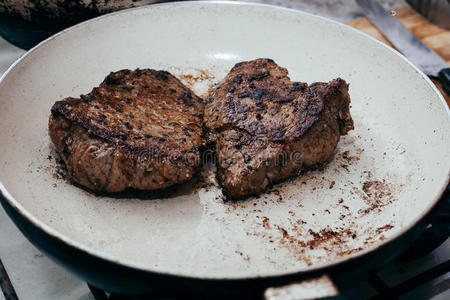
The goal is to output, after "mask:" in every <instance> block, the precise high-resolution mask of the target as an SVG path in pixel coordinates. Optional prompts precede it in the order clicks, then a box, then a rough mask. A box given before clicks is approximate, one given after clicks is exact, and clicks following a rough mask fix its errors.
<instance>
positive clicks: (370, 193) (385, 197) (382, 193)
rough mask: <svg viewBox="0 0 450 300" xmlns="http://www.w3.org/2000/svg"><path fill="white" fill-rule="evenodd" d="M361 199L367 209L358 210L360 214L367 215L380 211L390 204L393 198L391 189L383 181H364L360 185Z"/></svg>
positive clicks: (389, 185)
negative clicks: (366, 205)
mask: <svg viewBox="0 0 450 300" xmlns="http://www.w3.org/2000/svg"><path fill="white" fill-rule="evenodd" d="M362 191H363V192H364V194H362V198H363V199H364V201H366V203H367V204H368V206H369V207H368V208H366V209H360V210H359V213H360V214H367V213H370V212H371V211H374V210H376V211H380V208H382V207H384V206H386V205H389V204H391V203H392V202H393V201H394V200H395V198H394V196H393V188H392V186H391V184H389V183H387V182H386V180H385V179H382V180H373V181H366V182H364V183H363V185H362Z"/></svg>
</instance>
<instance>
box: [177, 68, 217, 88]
mask: <svg viewBox="0 0 450 300" xmlns="http://www.w3.org/2000/svg"><path fill="white" fill-rule="evenodd" d="M195 73H196V74H181V75H177V77H178V79H180V80H181V81H182V82H183V83H184V84H185V85H186V86H188V87H189V88H192V87H193V86H194V85H195V84H196V83H198V82H202V81H211V82H212V81H213V80H214V79H215V77H214V75H212V74H211V73H209V72H208V71H207V70H202V69H195Z"/></svg>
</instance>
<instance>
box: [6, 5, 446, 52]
mask: <svg viewBox="0 0 450 300" xmlns="http://www.w3.org/2000/svg"><path fill="white" fill-rule="evenodd" d="M244 1H245V0H244ZM405 1H406V2H408V3H409V4H410V5H411V6H413V7H414V8H415V9H416V10H418V11H419V12H421V13H422V14H423V15H425V16H427V17H428V18H429V19H430V20H432V21H434V22H438V23H440V24H441V26H447V27H450V24H449V22H450V17H449V16H450V4H449V3H448V0H380V1H379V2H380V3H382V4H383V5H384V6H385V7H387V8H396V7H400V6H402V5H405V3H406V2H405ZM160 2H165V1H161V0H2V1H0V35H1V36H2V37H3V38H4V39H6V40H7V41H9V42H10V43H12V44H14V45H16V46H19V47H20V48H23V49H29V48H31V47H32V46H34V45H36V44H37V43H38V42H40V41H42V40H43V39H45V38H47V37H49V36H50V35H52V34H54V33H56V32H58V31H60V30H62V29H64V28H67V27H69V26H72V25H74V24H77V23H79V22H82V21H84V20H87V19H90V18H93V17H96V16H99V15H102V14H105V13H109V12H113V11H117V10H121V9H125V8H130V7H137V6H142V5H148V4H153V3H160ZM246 2H250V1H246ZM251 2H259V3H266V4H274V5H280V6H284V7H289V8H294V9H300V10H304V11H307V12H311V13H313V14H318V15H322V16H325V17H328V18H331V19H334V20H337V21H341V22H345V21H348V20H351V19H354V18H357V17H360V16H362V12H361V11H360V9H359V7H358V6H357V4H356V3H355V1H354V0H253V1H251Z"/></svg>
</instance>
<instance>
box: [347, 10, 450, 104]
mask: <svg viewBox="0 0 450 300" xmlns="http://www.w3.org/2000/svg"><path fill="white" fill-rule="evenodd" d="M395 17H396V18H397V19H398V20H399V21H400V22H401V23H402V24H403V25H404V26H406V28H408V29H409V30H411V31H412V32H413V33H414V34H415V35H416V36H417V37H418V38H419V39H420V40H421V41H422V42H423V43H424V44H425V45H427V46H428V47H430V48H431V49H433V51H435V52H436V53H437V54H438V55H440V56H441V57H442V58H444V60H446V61H447V63H448V64H449V65H450V30H446V29H444V28H441V27H438V26H436V25H433V24H431V23H430V22H429V21H428V20H427V19H425V18H424V17H422V16H421V15H420V14H418V13H417V12H415V11H414V9H412V8H411V7H410V6H404V7H401V8H399V9H396V10H395ZM347 24H348V25H350V26H352V27H354V28H356V29H358V30H361V31H363V32H365V33H367V34H369V35H371V36H373V37H375V38H376V39H378V40H380V41H382V42H383V43H385V44H388V45H389V46H391V47H394V46H392V44H391V43H390V42H389V41H388V40H387V39H386V38H385V37H384V36H383V34H382V33H381V32H380V31H378V29H377V28H376V27H375V26H374V25H373V24H372V23H370V21H369V20H368V19H367V18H359V19H355V20H352V21H350V22H347ZM394 48H395V47H394ZM433 82H434V83H435V84H436V86H437V87H438V88H439V90H440V91H441V93H442V95H444V98H445V100H446V101H447V104H448V105H449V106H450V96H448V95H446V93H445V92H444V91H443V90H442V88H441V86H440V83H439V82H438V81H437V80H434V79H433Z"/></svg>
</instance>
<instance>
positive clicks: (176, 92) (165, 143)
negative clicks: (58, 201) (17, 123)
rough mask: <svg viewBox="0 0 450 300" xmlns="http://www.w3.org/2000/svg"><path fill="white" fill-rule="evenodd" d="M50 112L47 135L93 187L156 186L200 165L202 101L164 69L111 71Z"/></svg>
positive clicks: (78, 178) (75, 174)
mask: <svg viewBox="0 0 450 300" xmlns="http://www.w3.org/2000/svg"><path fill="white" fill-rule="evenodd" d="M51 112H52V113H51V116H50V120H49V133H50V137H51V139H52V141H53V143H54V144H55V145H56V149H57V151H58V152H59V154H60V155H61V157H62V159H63V161H64V162H65V164H66V167H67V170H68V172H69V175H70V176H71V177H72V179H73V180H74V181H75V182H77V183H79V184H81V185H83V186H85V187H87V188H89V189H91V190H95V191H102V192H103V191H105V192H119V191H123V190H125V189H140V190H153V189H161V188H165V187H168V186H171V185H173V184H176V183H179V182H183V181H185V180H188V179H190V178H191V177H192V175H193V173H194V171H195V170H196V169H197V168H198V166H199V165H200V150H201V147H202V146H204V140H203V129H202V118H203V103H202V100H201V99H200V98H199V97H197V96H196V95H194V94H193V93H192V92H191V91H190V90H189V89H188V88H187V87H185V86H184V85H183V84H182V83H181V82H180V81H179V80H178V79H177V78H175V77H174V76H172V75H171V74H170V73H168V72H165V71H155V70H150V69H145V70H140V69H137V70H135V71H130V70H121V71H118V72H115V73H110V74H109V75H108V76H107V77H106V78H105V80H104V81H103V82H102V83H101V84H100V86H99V87H97V88H94V89H93V90H92V91H91V92H90V93H89V94H87V95H82V96H80V98H66V99H64V100H62V101H58V102H56V103H55V104H54V105H53V107H52V109H51Z"/></svg>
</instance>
